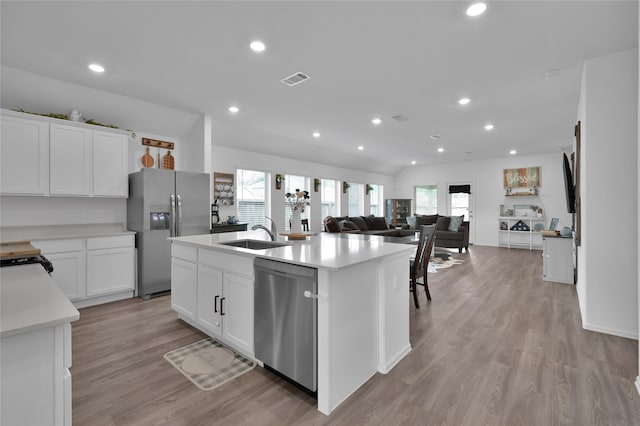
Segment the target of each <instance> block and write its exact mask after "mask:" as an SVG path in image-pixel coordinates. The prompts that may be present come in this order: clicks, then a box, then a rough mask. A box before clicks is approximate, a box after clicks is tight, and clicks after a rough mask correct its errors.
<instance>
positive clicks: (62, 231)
mask: <svg viewBox="0 0 640 426" xmlns="http://www.w3.org/2000/svg"><path fill="white" fill-rule="evenodd" d="M123 234H135V232H133V231H127V230H126V229H125V228H124V227H123V226H122V224H121V223H84V224H77V225H42V226H13V227H3V228H0V241H2V242H3V243H9V242H14V241H34V240H59V239H63V238H90V237H108V236H112V235H123Z"/></svg>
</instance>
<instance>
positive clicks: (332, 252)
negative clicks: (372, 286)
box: [171, 230, 415, 269]
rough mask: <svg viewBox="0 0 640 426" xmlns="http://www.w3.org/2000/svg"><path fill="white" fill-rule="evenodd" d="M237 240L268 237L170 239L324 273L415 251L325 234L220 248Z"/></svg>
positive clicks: (377, 240)
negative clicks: (280, 244) (276, 244)
mask: <svg viewBox="0 0 640 426" xmlns="http://www.w3.org/2000/svg"><path fill="white" fill-rule="evenodd" d="M241 239H253V240H261V241H269V236H268V235H267V234H266V232H264V231H263V230H256V231H245V232H225V233H221V234H206V235H193V236H189V237H176V238H171V240H172V241H173V242H174V243H179V244H186V245H191V246H196V247H203V248H208V249H212V250H219V251H224V252H227V253H234V254H237V255H241V256H248V257H263V258H268V259H272V260H279V261H282V262H288V263H293V264H298V265H304V266H312V267H315V268H328V269H339V268H343V267H346V266H350V265H355V264H357V263H361V262H367V261H370V260H372V259H376V258H382V257H386V256H389V255H394V254H400V253H407V255H408V254H409V253H410V252H411V251H412V250H415V245H411V244H396V243H389V242H384V241H382V238H371V237H370V236H366V235H363V236H362V238H358V237H355V236H348V237H341V234H330V233H325V232H321V233H320V234H318V235H314V236H312V237H308V238H307V239H306V240H300V241H287V240H286V238H284V237H278V239H277V241H278V242H285V243H287V245H286V246H284V247H276V248H270V249H265V250H250V249H245V248H239V247H232V246H225V245H221V244H220V243H221V242H224V241H232V240H241Z"/></svg>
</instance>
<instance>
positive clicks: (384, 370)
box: [378, 343, 411, 374]
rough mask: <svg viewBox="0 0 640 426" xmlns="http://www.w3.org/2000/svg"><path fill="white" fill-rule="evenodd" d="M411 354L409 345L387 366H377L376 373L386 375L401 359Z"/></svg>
mask: <svg viewBox="0 0 640 426" xmlns="http://www.w3.org/2000/svg"><path fill="white" fill-rule="evenodd" d="M409 352H411V343H407V346H405V347H404V348H402V349H401V350H400V351H399V352H398V353H397V354H396V355H395V356H394V357H393V358H391V359H390V360H389V362H388V363H387V364H378V373H382V374H388V373H389V372H390V371H391V370H393V367H395V366H396V365H397V364H398V363H399V362H400V361H402V359H403V358H404V357H405V356H407V354H408V353H409Z"/></svg>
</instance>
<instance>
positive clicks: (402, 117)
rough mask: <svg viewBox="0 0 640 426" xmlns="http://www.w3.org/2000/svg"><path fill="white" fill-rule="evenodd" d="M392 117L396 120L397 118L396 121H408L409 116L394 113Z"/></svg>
mask: <svg viewBox="0 0 640 426" xmlns="http://www.w3.org/2000/svg"><path fill="white" fill-rule="evenodd" d="M391 118H393V119H394V120H396V121H407V120H408V119H409V117H407V116H406V115H404V114H398V115H394V116H393V117H391Z"/></svg>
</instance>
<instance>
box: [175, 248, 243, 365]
mask: <svg viewBox="0 0 640 426" xmlns="http://www.w3.org/2000/svg"><path fill="white" fill-rule="evenodd" d="M171 247H172V249H171V256H172V259H171V307H172V309H173V310H175V311H176V312H178V313H179V314H180V317H181V318H182V319H184V320H186V321H187V322H189V323H190V324H192V325H193V326H195V327H197V328H199V329H200V330H202V331H204V332H205V333H207V334H208V335H210V336H212V337H215V338H218V339H220V341H222V342H224V343H226V344H228V345H230V346H232V347H234V348H235V349H237V350H239V351H240V352H242V353H244V354H245V355H248V356H253V354H254V351H253V258H251V257H244V256H238V255H233V254H228V253H223V252H219V251H215V250H208V249H195V248H194V247H190V246H185V245H182V244H176V243H175V242H174V243H173V244H172V245H171ZM190 250H197V256H196V255H193V254H192V253H190V252H189V251H190ZM196 258H197V264H196ZM238 271H241V272H239V273H238Z"/></svg>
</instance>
